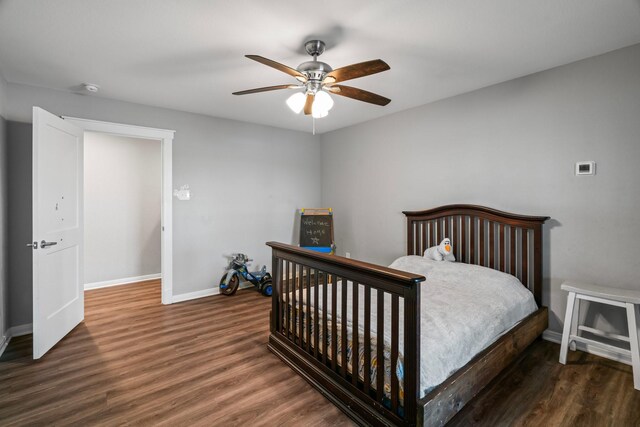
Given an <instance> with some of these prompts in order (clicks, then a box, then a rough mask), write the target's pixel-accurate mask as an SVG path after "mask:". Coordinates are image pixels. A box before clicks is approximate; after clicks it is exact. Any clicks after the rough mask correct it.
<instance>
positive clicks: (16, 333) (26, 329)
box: [0, 323, 33, 356]
mask: <svg viewBox="0 0 640 427" xmlns="http://www.w3.org/2000/svg"><path fill="white" fill-rule="evenodd" d="M32 331H33V325H32V324H31V323H27V324H26V325H18V326H13V327H11V328H9V329H7V331H6V332H5V334H4V336H3V337H2V338H0V356H2V353H4V351H5V350H6V348H7V346H8V345H9V341H11V338H13V337H20V336H22V335H28V334H30V333H31V332H32Z"/></svg>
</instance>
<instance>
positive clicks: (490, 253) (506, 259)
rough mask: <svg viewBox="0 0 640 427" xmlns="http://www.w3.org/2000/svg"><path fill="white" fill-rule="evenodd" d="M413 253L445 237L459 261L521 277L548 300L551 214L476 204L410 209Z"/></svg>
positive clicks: (409, 246) (409, 242)
mask: <svg viewBox="0 0 640 427" xmlns="http://www.w3.org/2000/svg"><path fill="white" fill-rule="evenodd" d="M403 213H404V214H405V215H406V217H407V254H408V255H422V254H423V253H424V251H425V250H426V249H427V248H428V247H431V246H435V245H437V244H438V243H440V241H441V240H442V239H444V238H445V237H449V238H450V239H451V243H452V244H453V251H454V255H455V257H456V261H458V262H465V263H467V264H476V265H482V266H485V267H489V268H493V269H495V270H499V271H502V272H505V273H508V274H512V275H514V276H516V277H517V278H518V279H519V280H520V281H521V282H522V284H523V285H525V286H526V287H527V288H528V289H529V290H530V291H531V292H533V296H534V298H535V300H536V302H537V303H538V306H540V305H541V304H542V224H544V222H545V221H546V220H548V219H549V217H547V216H527V215H517V214H512V213H508V212H502V211H499V210H496V209H491V208H487V207H484V206H476V205H447V206H441V207H438V208H434V209H428V210H425V211H413V212H411V211H405V212H403Z"/></svg>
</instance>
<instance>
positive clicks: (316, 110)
mask: <svg viewBox="0 0 640 427" xmlns="http://www.w3.org/2000/svg"><path fill="white" fill-rule="evenodd" d="M332 108H333V99H331V96H329V94H328V93H327V92H324V91H322V90H320V91H318V92H317V93H316V96H315V99H314V101H313V109H312V115H313V117H315V118H316V119H319V118H321V117H325V116H326V115H327V114H329V110H331V109H332Z"/></svg>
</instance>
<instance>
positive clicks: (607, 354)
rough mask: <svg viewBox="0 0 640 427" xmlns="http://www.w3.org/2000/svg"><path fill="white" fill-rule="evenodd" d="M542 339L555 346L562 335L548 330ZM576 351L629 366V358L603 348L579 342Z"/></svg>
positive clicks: (560, 340)
mask: <svg viewBox="0 0 640 427" xmlns="http://www.w3.org/2000/svg"><path fill="white" fill-rule="evenodd" d="M542 338H543V339H545V340H547V341H551V342H554V343H556V344H560V343H561V342H562V334H561V333H560V332H555V331H550V330H549V329H547V330H546V331H544V332H543V333H542ZM576 349H577V350H580V351H584V352H585V353H590V354H595V355H596V356H600V357H604V358H607V359H611V360H615V361H616V362H620V363H624V364H626V365H631V357H630V356H627V355H626V354H621V353H618V352H614V351H609V350H605V349H603V348H600V347H594V346H592V345H589V344H585V343H581V342H578V343H576Z"/></svg>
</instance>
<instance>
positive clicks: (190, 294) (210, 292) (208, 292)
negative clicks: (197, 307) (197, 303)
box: [171, 288, 220, 304]
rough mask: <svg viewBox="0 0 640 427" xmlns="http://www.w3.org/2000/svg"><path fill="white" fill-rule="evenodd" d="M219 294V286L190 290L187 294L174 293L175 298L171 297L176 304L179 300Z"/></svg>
mask: <svg viewBox="0 0 640 427" xmlns="http://www.w3.org/2000/svg"><path fill="white" fill-rule="evenodd" d="M218 294H220V289H219V288H211V289H204V290H202V291H195V292H188V293H186V294H180V295H174V296H173V298H172V299H171V303H172V304H175V303H177V302H183V301H189V300H192V299H197V298H204V297H210V296H212V295H218Z"/></svg>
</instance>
